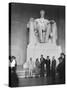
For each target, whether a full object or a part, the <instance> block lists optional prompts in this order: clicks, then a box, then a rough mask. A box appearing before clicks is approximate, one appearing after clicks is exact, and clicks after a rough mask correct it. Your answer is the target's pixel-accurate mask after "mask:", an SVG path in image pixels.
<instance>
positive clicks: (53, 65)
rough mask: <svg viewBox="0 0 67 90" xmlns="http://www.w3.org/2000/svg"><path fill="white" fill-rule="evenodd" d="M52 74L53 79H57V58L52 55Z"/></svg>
mask: <svg viewBox="0 0 67 90" xmlns="http://www.w3.org/2000/svg"><path fill="white" fill-rule="evenodd" d="M51 75H52V80H53V81H54V80H55V75H56V60H55V56H53V57H52V67H51Z"/></svg>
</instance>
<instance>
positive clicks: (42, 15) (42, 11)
mask: <svg viewBox="0 0 67 90" xmlns="http://www.w3.org/2000/svg"><path fill="white" fill-rule="evenodd" d="M40 15H41V17H42V18H43V17H44V15H45V11H44V10H41V11H40Z"/></svg>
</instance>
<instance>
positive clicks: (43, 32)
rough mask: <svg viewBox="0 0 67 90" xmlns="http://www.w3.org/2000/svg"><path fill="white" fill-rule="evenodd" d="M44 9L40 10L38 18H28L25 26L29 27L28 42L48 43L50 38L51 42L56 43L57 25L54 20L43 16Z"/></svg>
mask: <svg viewBox="0 0 67 90" xmlns="http://www.w3.org/2000/svg"><path fill="white" fill-rule="evenodd" d="M44 16H45V11H44V10H41V11H40V18H38V19H34V18H30V20H29V22H28V24H27V28H29V43H32V42H33V43H34V42H40V43H48V42H49V41H50V40H51V42H52V43H56V40H57V26H56V22H55V21H54V20H50V21H49V20H48V19H45V18H44Z"/></svg>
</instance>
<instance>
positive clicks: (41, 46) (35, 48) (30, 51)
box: [24, 43, 62, 68]
mask: <svg viewBox="0 0 67 90" xmlns="http://www.w3.org/2000/svg"><path fill="white" fill-rule="evenodd" d="M61 52H62V50H61V47H60V46H57V45H56V44H53V43H37V44H29V45H28V47H27V61H26V63H25V64H24V68H28V66H27V62H28V61H29V60H30V57H32V60H33V62H34V63H35V60H36V58H38V59H39V60H40V56H41V54H43V56H44V58H46V57H47V56H49V57H50V59H51V60H52V57H53V56H55V59H56V61H57V65H58V63H59V61H58V57H59V56H60V53H61ZM34 67H35V64H34Z"/></svg>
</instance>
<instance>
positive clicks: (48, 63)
mask: <svg viewBox="0 0 67 90" xmlns="http://www.w3.org/2000/svg"><path fill="white" fill-rule="evenodd" d="M46 71H47V76H50V59H49V56H47V59H46Z"/></svg>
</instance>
